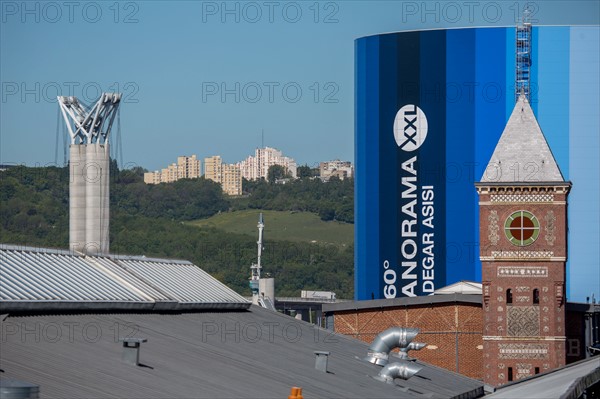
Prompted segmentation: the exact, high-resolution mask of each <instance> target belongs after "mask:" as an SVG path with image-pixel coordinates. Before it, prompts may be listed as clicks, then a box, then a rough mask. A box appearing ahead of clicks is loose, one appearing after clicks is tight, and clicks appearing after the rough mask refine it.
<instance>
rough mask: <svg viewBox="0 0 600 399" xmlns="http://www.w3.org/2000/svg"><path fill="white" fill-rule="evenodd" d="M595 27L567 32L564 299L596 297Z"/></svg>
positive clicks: (599, 155)
mask: <svg viewBox="0 0 600 399" xmlns="http://www.w3.org/2000/svg"><path fill="white" fill-rule="evenodd" d="M599 37H600V28H599V27H597V26H596V27H574V28H571V35H570V46H571V52H570V55H571V57H570V59H571V63H570V71H569V81H570V93H569V105H570V112H569V130H570V135H569V142H570V145H569V175H570V178H571V181H572V182H573V188H572V190H571V194H570V196H569V258H570V262H569V263H570V265H569V268H568V269H567V273H568V274H567V282H568V286H567V297H568V298H569V300H574V301H580V302H583V301H585V298H586V296H590V295H591V294H592V293H595V295H596V299H600V266H599V265H600V253H599V251H600V250H599V248H600V244H599V238H600V211H599V208H600V183H599V180H600V178H599V175H600V173H599V170H600V138H599V136H600V116H599V111H598V110H599V109H600V67H599V65H600V55H599V52H598V49H599V48H600V40H599Z"/></svg>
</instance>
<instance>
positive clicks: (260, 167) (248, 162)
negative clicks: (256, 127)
mask: <svg viewBox="0 0 600 399" xmlns="http://www.w3.org/2000/svg"><path fill="white" fill-rule="evenodd" d="M273 165H281V166H283V167H284V168H285V169H286V170H287V171H288V173H289V174H290V175H291V176H292V177H293V178H296V170H297V165H296V161H295V160H294V159H293V158H290V157H286V156H284V155H283V153H282V152H281V151H279V150H277V149H275V148H271V147H265V148H257V149H256V151H255V152H254V156H252V155H250V156H249V157H248V158H246V159H244V160H243V161H241V162H238V163H237V166H238V167H239V168H240V171H241V174H242V177H243V178H245V179H247V180H257V179H260V178H263V179H265V180H266V179H267V177H268V173H269V168H270V167H271V166H273Z"/></svg>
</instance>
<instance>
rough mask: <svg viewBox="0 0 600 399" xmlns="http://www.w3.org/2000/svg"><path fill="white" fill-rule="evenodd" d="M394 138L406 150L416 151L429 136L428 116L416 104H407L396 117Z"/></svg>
mask: <svg viewBox="0 0 600 399" xmlns="http://www.w3.org/2000/svg"><path fill="white" fill-rule="evenodd" d="M394 138H395V139H396V144H398V147H400V149H402V150H404V151H408V152H410V151H414V150H416V149H418V148H419V147H421V144H423V142H424V141H425V139H426V138H427V118H426V117H425V113H424V112H423V111H422V110H421V108H419V107H417V106H416V105H412V104H409V105H405V106H403V107H402V108H400V110H399V111H398V113H397V114H396V119H394Z"/></svg>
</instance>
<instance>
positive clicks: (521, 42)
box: [515, 10, 532, 102]
mask: <svg viewBox="0 0 600 399" xmlns="http://www.w3.org/2000/svg"><path fill="white" fill-rule="evenodd" d="M529 14H530V12H529V10H525V11H524V12H523V20H522V22H521V23H520V24H518V25H517V32H516V43H515V44H516V45H515V49H516V50H515V51H516V73H515V102H516V101H517V100H518V99H519V95H521V93H523V94H525V96H526V97H527V100H529V101H530V102H531V90H530V86H531V85H530V83H531V31H532V30H531V23H530V22H529Z"/></svg>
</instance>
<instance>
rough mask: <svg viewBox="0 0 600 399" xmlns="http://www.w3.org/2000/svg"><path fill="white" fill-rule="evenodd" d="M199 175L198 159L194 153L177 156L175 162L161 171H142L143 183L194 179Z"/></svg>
mask: <svg viewBox="0 0 600 399" xmlns="http://www.w3.org/2000/svg"><path fill="white" fill-rule="evenodd" d="M198 177H200V160H199V159H197V158H196V155H192V156H189V157H188V156H180V157H177V163H172V164H171V165H169V166H167V167H166V168H164V169H163V170H161V171H158V170H157V171H154V172H147V173H144V183H146V184H159V183H172V182H174V181H177V180H179V179H195V178H198Z"/></svg>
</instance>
